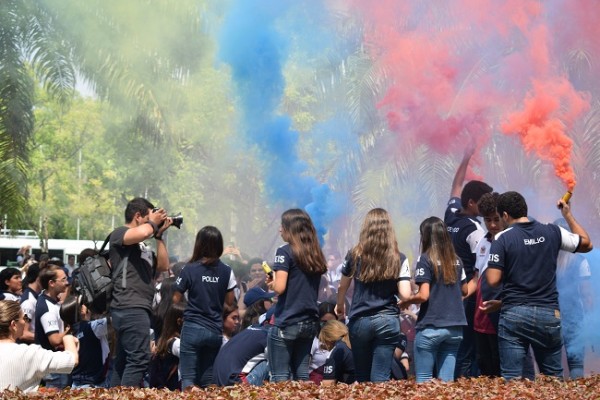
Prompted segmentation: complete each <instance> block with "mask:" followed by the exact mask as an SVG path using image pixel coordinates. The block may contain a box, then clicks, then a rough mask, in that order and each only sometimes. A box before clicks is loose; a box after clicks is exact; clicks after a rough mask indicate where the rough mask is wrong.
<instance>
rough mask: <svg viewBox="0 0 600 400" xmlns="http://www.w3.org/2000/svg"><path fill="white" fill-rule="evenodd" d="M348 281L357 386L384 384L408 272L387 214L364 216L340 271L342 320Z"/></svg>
mask: <svg viewBox="0 0 600 400" xmlns="http://www.w3.org/2000/svg"><path fill="white" fill-rule="evenodd" d="M352 279H354V294H353V296H352V305H351V307H350V312H349V323H348V328H349V330H350V342H351V343H352V353H353V354H354V359H355V360H357V363H356V380H357V381H359V382H366V381H372V382H385V381H388V380H390V377H391V371H392V357H393V354H394V350H395V348H396V343H397V342H398V335H399V334H400V319H399V318H398V295H400V298H408V297H409V296H410V269H409V266H408V261H406V257H404V255H402V253H400V251H399V250H398V243H397V242H396V234H395V232H394V228H393V226H392V222H391V220H390V217H389V214H388V213H387V211H385V210H384V209H381V208H375V209H373V210H371V211H369V212H368V213H367V216H366V217H365V221H364V222H363V226H362V228H361V231H360V240H359V242H358V244H357V245H356V246H354V248H353V249H352V250H350V251H349V252H348V255H347V256H346V260H345V261H344V264H343V266H342V280H341V281H340V286H339V288H338V297H337V312H338V318H340V319H341V320H343V319H344V316H345V297H346V291H347V290H348V287H349V286H350V282H351V281H352Z"/></svg>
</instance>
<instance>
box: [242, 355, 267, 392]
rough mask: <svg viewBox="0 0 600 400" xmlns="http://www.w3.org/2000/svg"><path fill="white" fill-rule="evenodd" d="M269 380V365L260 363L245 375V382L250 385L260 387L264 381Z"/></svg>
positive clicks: (265, 362)
mask: <svg viewBox="0 0 600 400" xmlns="http://www.w3.org/2000/svg"><path fill="white" fill-rule="evenodd" d="M267 380H269V363H268V362H267V360H265V361H261V362H259V363H258V364H256V365H255V366H254V368H252V371H250V372H249V373H248V375H246V381H247V382H248V383H249V384H250V385H254V386H262V385H263V382H264V381H267Z"/></svg>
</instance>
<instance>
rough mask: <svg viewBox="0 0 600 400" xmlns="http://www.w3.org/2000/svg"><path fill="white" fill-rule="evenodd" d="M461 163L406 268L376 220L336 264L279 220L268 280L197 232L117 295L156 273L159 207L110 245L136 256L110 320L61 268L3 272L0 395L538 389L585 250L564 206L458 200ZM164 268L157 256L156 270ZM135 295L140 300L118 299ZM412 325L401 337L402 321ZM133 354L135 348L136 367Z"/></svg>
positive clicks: (205, 232) (120, 256) (374, 214)
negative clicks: (507, 382) (264, 388)
mask: <svg viewBox="0 0 600 400" xmlns="http://www.w3.org/2000/svg"><path fill="white" fill-rule="evenodd" d="M469 158H470V155H469V154H467V155H466V156H465V159H464V160H463V162H462V163H461V165H460V167H459V169H458V171H457V174H456V177H455V181H454V184H453V188H452V191H451V199H450V202H449V204H448V209H447V211H446V215H445V217H444V220H442V219H440V218H438V217H435V216H432V217H428V218H425V219H424V220H423V221H422V222H421V224H420V228H419V233H420V255H419V257H418V258H417V260H416V262H415V265H414V268H411V266H410V263H409V261H408V259H407V257H406V256H405V255H404V254H403V253H401V252H400V250H399V246H398V243H397V241H396V234H395V232H394V228H393V222H392V219H391V217H390V215H389V214H388V212H387V211H386V210H384V209H381V208H375V209H372V210H371V211H369V212H368V213H367V215H366V216H365V218H364V221H363V224H362V227H361V230H360V234H359V238H358V242H357V243H356V244H355V245H354V246H353V247H352V248H351V249H350V250H349V251H348V253H347V255H346V257H345V259H344V260H343V262H341V263H340V266H339V267H338V266H336V265H335V264H333V265H332V263H331V262H329V263H328V261H330V260H328V259H326V257H325V255H324V254H323V251H322V249H321V247H320V245H319V241H318V237H317V233H316V230H315V227H314V225H313V223H312V221H311V218H310V216H309V215H308V214H307V213H306V212H305V211H303V210H300V209H290V210H287V211H286V212H284V213H283V214H282V216H281V228H280V234H281V239H282V241H283V242H284V244H283V245H282V246H281V247H279V248H278V249H277V251H276V253H275V257H274V259H273V261H272V262H271V267H272V274H270V275H266V274H265V273H264V272H262V271H261V270H262V268H261V269H258V268H256V265H259V264H260V261H261V260H260V259H254V260H252V261H251V262H248V265H249V267H250V271H252V274H251V276H250V277H249V279H248V280H247V282H245V283H244V284H242V281H241V280H240V279H237V278H236V276H235V274H234V271H233V269H232V268H231V267H230V266H229V265H227V264H226V262H224V261H223V260H222V256H223V253H224V244H223V237H222V235H221V232H220V231H219V230H218V229H217V228H216V227H213V226H205V227H203V228H202V229H200V230H199V232H198V234H197V236H196V241H195V244H194V249H193V252H192V256H191V257H190V259H189V261H188V262H186V263H178V264H175V265H172V266H171V268H169V269H166V268H165V270H166V271H168V275H170V276H169V277H167V278H165V279H163V280H162V281H161V282H160V284H159V285H157V286H156V288H155V290H154V291H153V292H154V293H148V290H147V286H144V284H143V282H142V283H140V282H139V281H131V283H130V284H129V285H128V286H126V285H125V277H126V278H127V279H128V280H129V279H136V275H135V274H136V273H137V272H136V271H137V270H136V269H134V268H137V267H136V265H142V266H144V268H145V267H146V266H149V265H151V263H152V257H151V256H150V257H146V256H145V255H144V254H145V253H144V252H145V251H146V250H145V248H143V249H141V250H140V247H138V246H143V240H144V239H147V238H149V237H151V236H154V237H155V238H156V239H157V241H162V233H163V232H164V230H165V229H166V228H168V225H169V223H168V222H165V221H167V218H166V215H165V213H163V212H162V210H161V211H159V212H157V211H156V209H154V207H153V206H152V205H151V204H150V203H147V202H146V201H145V200H144V201H141V200H140V199H134V200H133V201H132V202H133V203H134V204H133V205H131V207H129V205H128V210H129V211H126V226H125V228H124V229H121V230H120V231H119V232H118V235H117V236H118V238H117V239H115V238H111V251H114V252H116V253H114V254H113V255H111V261H112V263H113V265H116V264H118V263H120V262H125V263H127V262H129V263H132V262H133V261H132V259H133V258H135V260H137V261H135V262H137V263H138V264H135V263H133V264H127V265H131V266H132V267H130V268H129V271H127V270H126V271H125V272H123V274H124V275H123V284H122V287H121V288H120V289H119V290H120V292H121V296H124V297H122V298H121V300H117V302H119V301H120V303H118V304H116V306H115V307H114V308H113V310H112V313H111V315H110V316H108V317H107V316H91V315H90V313H89V311H88V310H87V308H86V307H85V306H82V305H81V304H80V303H79V301H78V300H77V298H76V297H75V296H71V297H66V298H65V297H64V293H65V292H67V291H68V289H69V277H68V275H67V272H68V271H67V272H65V270H64V269H62V268H61V267H60V266H57V265H53V264H46V265H41V266H40V265H37V264H33V265H30V266H28V269H27V271H26V273H25V282H22V281H21V278H22V276H23V272H22V271H20V270H19V269H15V268H12V269H11V268H7V269H5V270H3V271H2V272H1V273H0V286H1V289H2V292H3V295H2V296H3V298H4V300H2V301H0V347H1V348H0V354H1V355H0V358H1V361H0V390H2V389H5V388H13V389H14V388H20V389H22V390H24V391H30V390H35V389H36V388H37V386H38V385H39V383H40V381H42V380H43V381H44V382H45V385H46V386H48V387H56V388H63V387H65V386H67V385H71V386H73V387H82V388H85V387H107V386H109V382H111V381H112V386H119V385H124V386H149V387H156V388H168V389H171V390H177V389H180V390H188V389H191V388H195V387H199V388H203V387H206V386H208V385H212V384H216V385H233V384H252V385H261V384H263V382H265V381H271V382H280V381H286V380H305V381H306V380H311V381H313V382H315V383H317V384H333V383H335V382H343V383H352V382H385V381H389V380H390V379H406V378H407V377H408V376H409V371H410V372H411V373H414V375H415V377H416V381H417V382H418V383H421V382H427V381H429V380H431V379H433V378H437V379H440V380H443V381H451V380H454V379H455V378H456V377H459V376H475V375H477V374H484V375H488V376H503V377H505V378H507V379H512V378H517V377H528V378H532V377H533V373H532V372H531V371H532V368H531V364H532V362H531V358H532V357H528V356H527V354H530V353H532V354H533V357H534V358H535V359H536V361H537V363H538V367H539V369H540V371H541V372H542V373H544V374H548V375H554V376H560V375H561V374H562V369H561V368H560V365H559V364H560V360H559V362H558V364H557V361H556V356H557V351H558V352H560V348H561V347H562V343H563V340H562V336H561V329H560V315H559V314H560V311H559V304H558V294H557V290H556V269H557V263H556V259H557V257H558V255H559V251H560V250H566V251H570V252H575V251H580V252H585V251H589V250H591V248H592V244H591V241H590V239H589V236H588V235H587V233H586V232H585V230H584V229H583V228H582V227H581V226H580V225H579V224H578V223H577V222H576V221H575V219H574V217H573V215H572V214H571V212H570V207H569V204H568V202H565V201H564V200H560V201H559V202H558V203H557V205H558V206H560V207H561V213H562V216H563V217H564V219H565V225H566V227H567V228H568V229H565V228H564V227H559V226H556V225H552V224H548V225H544V224H540V223H538V222H536V221H535V220H532V219H529V218H527V207H526V203H525V201H524V199H523V198H522V196H520V195H519V194H518V193H516V192H507V193H504V194H502V195H498V194H497V193H493V192H492V188H491V187H489V186H488V185H487V184H485V183H483V182H479V181H471V182H469V183H468V184H467V185H466V186H465V187H464V188H462V182H463V180H464V172H465V170H466V166H467V164H468V160H469ZM158 214H161V215H158ZM478 216H483V220H484V226H485V227H486V229H484V228H483V226H482V225H481V223H480V222H479V220H478V219H477V217H478ZM132 230H133V231H132ZM569 230H570V231H572V232H569ZM532 234H533V235H534V237H535V238H537V241H535V240H534V239H529V238H530V237H532V236H531V235H532ZM536 235H537V236H536ZM540 235H541V236H540ZM539 237H544V240H539ZM530 240H533V241H530ZM138 243H139V245H138ZM523 243H524V245H525V246H524V247H523V246H522V245H523ZM535 245H540V246H537V247H536V246H535ZM132 246H133V248H135V250H136V251H138V252H139V254H134V253H133V252H132V250H131V249H130V248H128V247H132ZM163 246H164V244H163ZM519 246H520V247H519ZM517 247H518V248H519V249H518V250H515V249H516V248H517ZM163 251H165V249H164V248H163ZM515 252H516V253H515ZM111 254H112V253H111ZM88 255H89V254H88ZM83 257H85V255H83ZM334 259H335V257H334ZM523 259H526V260H527V262H528V263H530V264H526V265H525V266H524V265H522V262H523ZM538 259H539V260H541V261H536V260H538ZM123 260H125V261H123ZM140 260H149V261H148V264H143V263H141V262H140ZM164 260H165V253H164V252H163V253H162V254H159V256H158V259H154V262H155V264H156V263H162V264H164ZM80 261H81V260H80ZM488 266H489V267H488ZM40 267H41V268H40ZM535 268H539V269H535ZM588 269H589V267H588ZM155 270H156V269H155ZM158 271H159V272H160V269H159V270H158ZM540 272H543V273H544V274H543V276H542V275H540ZM132 273H133V275H132ZM144 273H146V272H144ZM144 276H145V275H144ZM151 284H152V285H154V284H155V282H152V283H151ZM23 287H25V290H24V291H23ZM42 289H43V291H42ZM135 290H138V291H140V292H143V299H144V300H143V301H142V300H140V298H141V297H132V295H131V294H130V293H128V292H127V291H135ZM40 292H41V293H40ZM125 293H127V295H125ZM149 295H150V296H151V297H152V299H151V298H149V297H148V296H149ZM563 297H564V296H563ZM117 299H118V296H117ZM127 299H129V300H127ZM132 299H134V300H132ZM132 301H134V302H135V301H138V305H137V306H136V305H135V304H134V305H132V304H131V302H132ZM61 303H62V305H61ZM33 304H35V306H33ZM132 307H133V308H132ZM132 310H133V311H132ZM409 310H410V311H409ZM131 312H133V314H131ZM527 312H529V313H531V315H533V317H530V318H531V319H532V320H533V322H532V323H533V324H534V325H535V324H538V325H540V326H542V327H543V328H542V329H546V331H548V329H550V328H551V327H553V328H556V326H558V329H554V330H553V332H554V336H552V337H551V338H550V339H548V340H547V339H544V338H543V337H542V333H538V331H536V329H534V328H532V330H531V331H530V332H529V333H523V332H521V331H520V330H519V326H518V323H516V322H514V321H515V319H516V320H518V321H521V320H522V317H523V316H524V315H526V313H527ZM413 313H416V321H415V324H414V325H413V326H411V328H414V331H412V330H411V332H409V331H408V330H407V329H402V325H401V321H403V320H404V321H405V320H406V318H407V315H414V314H413ZM132 315H133V317H132ZM110 317H112V325H115V320H116V325H117V326H116V329H111V323H110V322H111V318H110ZM511 318H512V319H511ZM146 319H147V320H148V321H150V322H148V325H146V322H145V321H146ZM409 319H410V318H409ZM571 330H572V329H571ZM112 331H115V333H116V334H112V335H111V332H112ZM532 332H533V333H532ZM567 332H570V330H567ZM544 334H545V335H546V336H548V332H545V333H544ZM407 335H408V337H407ZM565 340H567V338H565ZM109 343H111V345H110V346H109ZM131 346H137V347H136V351H137V352H136V353H135V354H134V355H133V356H132V354H131V352H130V351H129V350H128V349H129V348H130V347H131ZM410 346H414V349H411V348H410ZM109 347H112V348H109ZM146 347H147V348H146ZM530 348H531V351H530V350H529V349H530ZM557 349H558V350H557ZM408 353H412V354H413V356H412V357H409V356H408ZM111 354H112V355H111ZM115 356H116V357H115ZM582 357H583V356H582V355H581V354H579V353H578V354H576V355H573V356H572V357H570V359H573V360H574V361H573V368H574V371H572V376H573V377H577V376H580V375H581V374H582V373H583V371H582V369H583V368H582V366H583V360H582ZM409 359H410V362H411V364H409ZM111 373H112V374H113V376H112V377H111ZM115 374H116V375H117V376H116V377H115V376H114V375H115ZM115 382H116V383H115Z"/></svg>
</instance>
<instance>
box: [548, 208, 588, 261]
mask: <svg viewBox="0 0 600 400" xmlns="http://www.w3.org/2000/svg"><path fill="white" fill-rule="evenodd" d="M557 206H558V207H559V208H560V212H561V213H562V216H563V218H564V219H565V221H567V224H569V228H570V229H571V232H573V233H575V234H577V235H579V237H580V238H581V242H580V243H579V247H577V250H576V251H577V252H578V253H587V252H589V251H591V250H592V249H593V248H594V246H593V245H592V241H591V239H590V235H588V233H587V232H586V230H585V229H583V227H582V226H581V225H579V223H578V222H577V221H576V220H575V217H574V216H573V213H571V205H570V204H569V203H566V202H565V201H564V200H563V199H560V200H558V202H557Z"/></svg>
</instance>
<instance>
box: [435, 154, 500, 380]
mask: <svg viewBox="0 0 600 400" xmlns="http://www.w3.org/2000/svg"><path fill="white" fill-rule="evenodd" d="M474 150H475V148H474V147H470V148H468V149H467V150H466V151H465V154H464V157H463V159H462V161H461V163H460V165H459V166H458V168H457V170H456V174H455V175H454V180H453V181H452V189H451V190H450V200H449V201H448V206H447V208H446V213H445V214H444V223H445V224H446V225H447V227H448V232H449V233H450V237H451V238H452V244H453V245H454V251H455V252H456V255H458V257H460V259H461V261H462V263H463V267H464V270H465V274H466V276H467V282H468V288H469V290H468V294H467V298H466V299H465V300H464V302H463V306H464V309H465V316H466V317H467V325H466V326H465V327H464V328H463V340H462V342H461V344H460V347H459V349H458V355H457V359H456V368H455V371H454V377H455V378H459V377H461V376H464V377H470V376H477V375H479V372H478V370H479V369H478V367H477V357H476V348H475V332H474V330H473V318H474V315H475V296H471V295H472V294H473V293H474V292H475V288H476V287H477V271H476V270H475V261H476V258H477V255H476V254H477V244H478V243H480V241H481V239H482V238H483V237H484V236H485V230H484V229H483V227H482V226H481V223H480V221H479V220H478V219H477V217H478V216H479V207H478V206H477V202H478V201H479V199H481V196H483V195H484V194H485V193H491V192H492V188H491V187H490V186H489V185H488V184H487V183H485V182H481V181H469V182H467V184H465V186H464V187H463V182H464V180H465V176H466V174H467V168H468V166H469V161H470V160H471V156H472V155H473V152H474Z"/></svg>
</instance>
